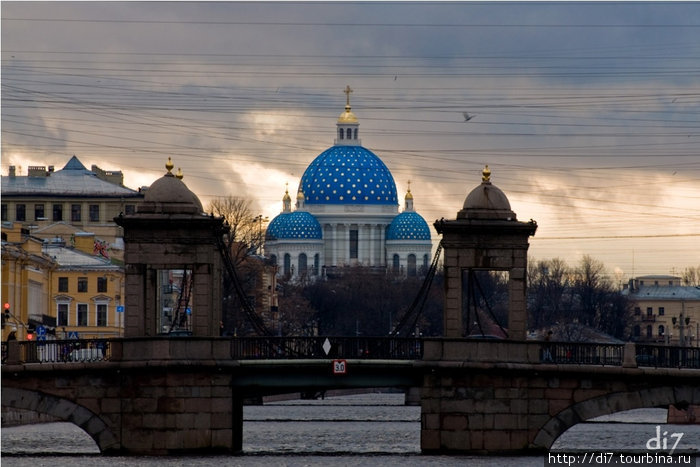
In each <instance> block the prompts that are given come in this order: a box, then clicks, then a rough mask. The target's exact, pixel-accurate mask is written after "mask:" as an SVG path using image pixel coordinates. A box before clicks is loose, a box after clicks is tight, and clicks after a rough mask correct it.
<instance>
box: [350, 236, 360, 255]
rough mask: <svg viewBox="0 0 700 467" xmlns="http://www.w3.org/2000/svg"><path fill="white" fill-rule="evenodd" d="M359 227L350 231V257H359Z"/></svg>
mask: <svg viewBox="0 0 700 467" xmlns="http://www.w3.org/2000/svg"><path fill="white" fill-rule="evenodd" d="M357 238H358V237H357V229H353V230H351V231H350V259H357V242H358V240H357Z"/></svg>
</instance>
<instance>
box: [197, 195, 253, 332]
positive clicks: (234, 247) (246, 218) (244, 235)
mask: <svg viewBox="0 0 700 467" xmlns="http://www.w3.org/2000/svg"><path fill="white" fill-rule="evenodd" d="M207 210H208V211H209V212H211V213H212V214H214V215H216V216H221V217H223V218H224V219H225V225H226V227H227V229H228V231H227V235H226V236H225V240H224V243H225V245H224V247H225V248H226V249H227V250H228V252H227V253H226V254H227V255H228V257H229V258H230V261H231V263H232V265H233V268H234V269H235V274H234V276H235V278H234V277H232V275H231V274H226V275H224V282H223V293H224V295H223V310H222V311H223V324H224V332H225V333H236V334H238V335H245V334H247V333H249V332H253V331H252V329H253V328H254V326H253V325H252V323H251V319H250V316H249V315H250V312H249V313H246V310H248V311H250V310H254V308H255V296H256V286H257V284H258V283H259V276H260V274H261V270H262V258H256V257H255V255H258V254H262V242H263V238H264V235H263V221H264V219H263V218H262V216H255V215H253V210H252V209H251V201H250V200H249V199H245V198H241V197H238V196H226V197H222V198H216V199H214V200H213V201H211V202H210V203H209V205H208V206H207ZM236 279H237V282H238V284H236V283H234V280H236Z"/></svg>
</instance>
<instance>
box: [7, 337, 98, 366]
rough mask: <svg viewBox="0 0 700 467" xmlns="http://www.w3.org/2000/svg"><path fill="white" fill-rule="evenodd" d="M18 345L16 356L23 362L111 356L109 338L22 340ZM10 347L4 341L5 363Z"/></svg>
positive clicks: (47, 361)
mask: <svg viewBox="0 0 700 467" xmlns="http://www.w3.org/2000/svg"><path fill="white" fill-rule="evenodd" d="M16 345H17V346H18V347H17V351H18V355H16V356H15V358H17V359H18V360H19V361H20V362H22V363H68V362H100V361H106V360H109V359H110V357H111V351H110V350H111V346H110V340H109V339H71V340H50V341H22V342H16ZM9 347H10V343H9V342H3V346H2V361H3V363H5V361H6V360H7V358H8V355H9Z"/></svg>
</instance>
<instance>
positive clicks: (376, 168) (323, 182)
mask: <svg viewBox="0 0 700 467" xmlns="http://www.w3.org/2000/svg"><path fill="white" fill-rule="evenodd" d="M301 189H302V191H303V192H304V195H305V197H306V200H305V202H306V203H308V204H385V205H386V204H388V205H397V204H398V202H397V197H396V184H395V183H394V177H392V176H391V172H389V169H388V168H387V167H386V165H384V162H382V161H381V159H379V157H377V156H376V155H375V154H374V153H373V152H372V151H370V150H368V149H365V148H364V147H362V146H333V147H331V148H328V149H327V150H325V151H323V152H322V153H321V154H320V155H319V156H318V157H317V158H316V159H314V160H313V162H311V164H309V166H308V167H307V168H306V171H305V172H304V175H302V177H301Z"/></svg>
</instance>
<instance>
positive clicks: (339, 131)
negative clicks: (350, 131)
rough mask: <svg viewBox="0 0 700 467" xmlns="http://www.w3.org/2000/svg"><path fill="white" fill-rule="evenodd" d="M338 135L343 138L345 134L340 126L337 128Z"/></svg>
mask: <svg viewBox="0 0 700 467" xmlns="http://www.w3.org/2000/svg"><path fill="white" fill-rule="evenodd" d="M338 135H339V136H340V139H343V136H345V132H344V131H343V129H342V128H339V129H338Z"/></svg>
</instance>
